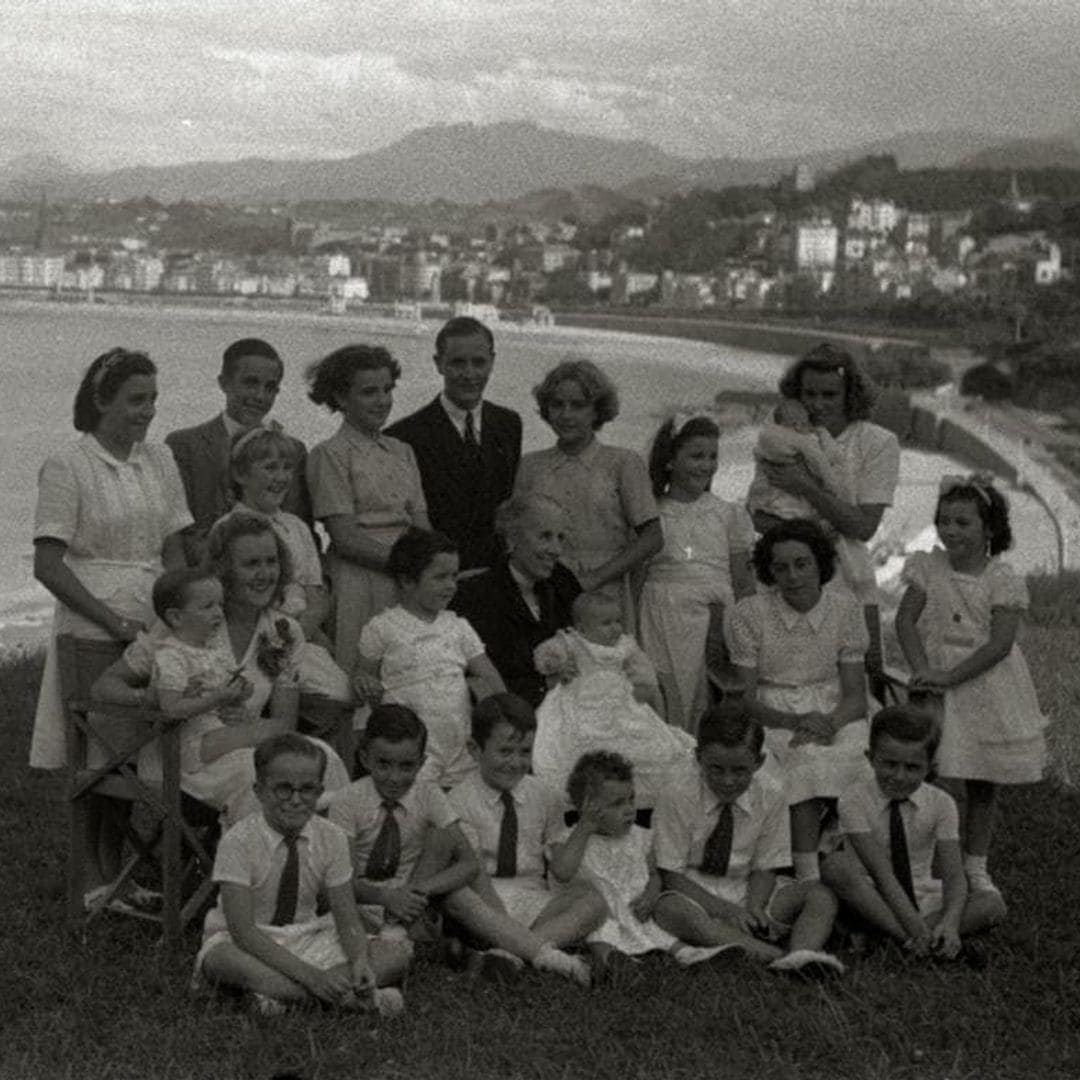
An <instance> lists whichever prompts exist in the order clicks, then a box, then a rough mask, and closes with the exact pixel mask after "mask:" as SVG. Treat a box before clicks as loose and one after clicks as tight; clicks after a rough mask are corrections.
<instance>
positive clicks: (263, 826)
mask: <svg viewBox="0 0 1080 1080" xmlns="http://www.w3.org/2000/svg"><path fill="white" fill-rule="evenodd" d="M311 822H312V819H311V818H308V819H307V821H305V822H304V827H303V828H302V829H301V830H300V831H299V832H298V833H297V834H296V835H297V837H298V838H299V839H301V840H307V841H308V843H311V837H312V832H313V831H314V826H313V825H312V823H311ZM259 831H260V832H261V833H262V835H263V837H264V839H265V840H266V842H267V844H269V846H270V847H271V848H275V847H277V846H278V844H284V843H285V835H284V833H279V832H278V831H277V829H275V828H274V827H273V826H272V825H271V824H270V822H269V821H267V820H266V815H265V814H264V813H263V812H262V811H261V810H260V811H259Z"/></svg>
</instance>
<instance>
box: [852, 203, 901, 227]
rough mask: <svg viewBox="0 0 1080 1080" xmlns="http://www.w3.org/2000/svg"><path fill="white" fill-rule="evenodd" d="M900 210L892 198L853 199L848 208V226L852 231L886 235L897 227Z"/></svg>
mask: <svg viewBox="0 0 1080 1080" xmlns="http://www.w3.org/2000/svg"><path fill="white" fill-rule="evenodd" d="M899 221H900V211H899V210H898V209H897V207H896V204H895V203H894V202H892V201H891V200H890V199H870V200H865V199H858V198H855V199H852V200H851V206H850V208H849V209H848V219H847V227H848V230H849V231H850V232H859V231H862V232H869V233H874V234H876V235H878V236H884V235H885V234H886V233H890V232H892V231H893V229H895V228H896V226H897V224H898V223H899Z"/></svg>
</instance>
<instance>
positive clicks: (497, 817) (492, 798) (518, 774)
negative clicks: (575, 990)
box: [450, 693, 607, 983]
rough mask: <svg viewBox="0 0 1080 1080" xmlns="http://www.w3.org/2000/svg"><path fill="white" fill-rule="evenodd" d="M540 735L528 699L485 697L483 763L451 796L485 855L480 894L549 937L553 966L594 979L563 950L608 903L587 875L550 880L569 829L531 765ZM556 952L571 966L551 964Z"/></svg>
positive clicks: (560, 805)
mask: <svg viewBox="0 0 1080 1080" xmlns="http://www.w3.org/2000/svg"><path fill="white" fill-rule="evenodd" d="M535 735H536V714H535V713H534V712H533V709H532V707H531V706H530V705H529V704H528V702H526V701H525V700H524V699H522V698H519V697H518V696H517V695H516V694H509V693H501V694H492V695H491V696H490V697H487V698H485V699H484V700H483V701H481V702H480V703H479V704H478V705H477V706H476V707H475V708H474V709H473V715H472V738H471V739H470V741H469V748H470V750H471V751H472V754H473V756H474V757H475V758H476V761H477V764H478V765H479V768H478V769H477V771H476V772H474V773H473V774H472V775H471V776H469V777H467V778H466V779H465V780H463V781H462V782H461V783H460V784H458V786H457V787H456V788H454V789H453V791H451V792H450V803H451V805H452V806H453V807H454V808H455V809H456V810H457V812H458V814H459V815H460V819H461V825H462V829H463V830H464V832H465V835H466V836H467V837H468V839H469V841H470V843H471V844H472V845H473V847H474V848H475V850H476V851H477V853H478V855H479V857H480V873H479V874H478V875H477V878H476V880H475V881H474V882H473V885H472V888H473V890H474V891H475V893H476V894H477V895H478V896H479V897H480V898H481V899H482V900H483V901H484V902H485V904H486V905H487V906H488V907H489V908H490V909H492V910H493V911H495V912H497V913H500V914H505V915H508V916H509V917H510V920H511V921H512V922H513V923H514V924H517V925H518V926H519V927H521V928H524V929H527V930H528V931H529V937H530V938H531V939H533V940H536V941H538V942H543V943H544V946H545V947H544V949H543V952H542V955H543V957H544V958H545V960H544V964H545V965H546V966H549V967H551V969H552V970H558V971H559V973H560V974H567V975H569V976H570V977H571V978H573V979H574V980H575V981H578V982H582V983H587V982H588V981H589V975H588V968H587V966H586V965H585V964H584V963H583V962H582V961H580V960H578V959H576V958H570V957H567V956H566V954H565V953H563V952H562V951H561V950H562V949H563V948H564V947H565V946H568V945H573V944H577V943H579V942H583V941H584V939H585V936H586V935H587V934H589V933H591V932H592V931H593V930H595V929H596V928H597V927H598V926H599V925H600V924H601V923H602V922H603V921H604V918H605V917H606V915H607V905H606V904H605V903H604V900H603V898H602V897H601V896H600V894H599V892H597V890H596V889H595V888H593V887H592V886H591V885H590V884H588V883H587V882H583V881H582V882H574V883H572V884H570V885H567V886H565V887H564V888H561V889H559V890H558V891H552V890H551V889H550V888H549V887H548V881H547V848H548V846H549V845H550V844H551V843H553V842H555V841H557V840H560V839H561V838H562V837H563V834H564V833H565V831H566V826H565V822H564V817H563V813H564V801H563V798H562V796H561V795H559V794H558V793H557V792H555V791H553V790H551V789H550V788H548V787H547V786H546V785H545V784H544V783H543V782H542V781H540V780H538V779H537V778H536V777H535V776H533V775H531V774H530V772H529V768H530V766H531V764H532V746H533V739H534V737H535ZM552 955H555V956H557V957H558V958H559V963H560V965H564V966H565V963H566V961H571V966H569V967H567V969H566V970H564V968H563V966H560V967H558V968H556V967H554V966H553V965H550V964H548V963H547V958H548V957H550V956H552ZM533 964H534V966H541V964H539V963H538V961H537V960H534V961H533Z"/></svg>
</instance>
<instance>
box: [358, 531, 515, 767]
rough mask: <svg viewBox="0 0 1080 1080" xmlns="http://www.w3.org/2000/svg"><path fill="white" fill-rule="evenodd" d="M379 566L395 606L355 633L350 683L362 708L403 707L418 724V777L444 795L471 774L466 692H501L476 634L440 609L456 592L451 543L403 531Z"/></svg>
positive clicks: (455, 555) (479, 694)
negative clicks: (394, 593) (422, 739)
mask: <svg viewBox="0 0 1080 1080" xmlns="http://www.w3.org/2000/svg"><path fill="white" fill-rule="evenodd" d="M386 565H387V570H388V571H389V572H390V574H391V575H392V576H393V577H394V579H395V580H396V581H397V585H398V595H399V597H400V602H399V603H398V604H396V605H395V606H394V607H391V608H388V609H387V610H386V611H383V612H381V613H380V614H378V615H376V616H375V617H374V618H373V619H371V620H370V621H369V622H368V623H367V624H366V625H365V626H364V629H363V630H362V631H361V633H360V645H359V655H358V656H357V658H356V666H355V667H354V669H353V682H354V685H355V687H356V690H357V693H358V694H360V696H361V697H362V698H365V699H366V700H367V701H368V702H369V703H370V704H372V705H375V704H378V703H379V702H380V701H386V702H392V703H395V704H398V705H408V706H409V708H411V709H412V710H413V711H414V712H415V713H416V714H417V716H419V717H420V719H421V720H423V721H424V724H425V726H426V727H427V730H428V745H427V760H426V761H425V763H424V768H423V771H422V773H421V775H422V776H423V777H424V778H425V779H430V780H434V781H435V782H436V783H437V784H438V785H439V786H440V787H443V788H446V789H449V788H452V787H453V786H454V785H455V784H457V783H459V782H460V781H461V780H463V779H464V778H465V777H466V776H467V775H468V774H469V773H470V772H472V771H473V770H474V769H475V768H476V763H475V761H474V760H473V758H472V756H471V755H470V753H469V750H468V745H467V744H468V740H469V730H470V717H471V705H470V696H469V695H470V689H471V690H472V691H473V693H474V694H475V696H476V698H477V699H481V698H484V697H487V696H488V695H490V694H496V693H503V692H504V691H505V690H506V687H505V686H504V685H503V681H502V678H501V677H500V675H499V673H498V672H497V671H496V670H495V666H494V664H492V662H491V661H490V660H489V659H488V656H487V653H486V652H485V651H484V644H483V642H482V641H481V640H480V638H479V637H478V636H477V633H476V631H475V630H474V629H473V628H472V626H470V625H469V623H468V621H467V620H465V619H463V618H462V617H461V616H460V615H455V614H454V613H453V612H452V611H447V610H446V606H447V604H449V603H450V601H451V600H452V599H453V596H454V591H455V589H456V588H457V575H458V553H457V546H456V545H455V544H454V542H453V540H451V539H450V538H449V537H448V536H445V535H444V534H442V533H440V532H429V531H427V530H426V529H411V528H410V529H407V530H406V531H405V532H404V533H403V534H402V536H401V537H400V539H398V541H397V542H396V543H395V544H394V546H393V547H392V548H391V549H390V557H389V559H388V560H387V564H386ZM470 684H471V685H470Z"/></svg>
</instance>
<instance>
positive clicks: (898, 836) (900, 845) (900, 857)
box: [889, 799, 918, 907]
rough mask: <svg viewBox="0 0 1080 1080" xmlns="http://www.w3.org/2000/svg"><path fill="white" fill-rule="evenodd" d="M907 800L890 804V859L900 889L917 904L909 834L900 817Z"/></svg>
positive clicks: (894, 801) (898, 800) (895, 800)
mask: <svg viewBox="0 0 1080 1080" xmlns="http://www.w3.org/2000/svg"><path fill="white" fill-rule="evenodd" d="M905 802H907V799H893V800H892V801H891V802H890V803H889V859H890V861H891V862H892V868H893V873H894V874H895V875H896V880H897V881H899V882H900V888H902V889H903V890H904V892H906V893H907V896H908V899H909V900H910V901H911V902H912V904H914V905H915V906H916V907H918V904H915V885H914V883H913V882H912V880H911V857H910V856H909V855H908V846H907V832H906V830H905V829H904V819H903V818H902V817H901V816H900V807H901V805H902V804H903V803H905Z"/></svg>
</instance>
